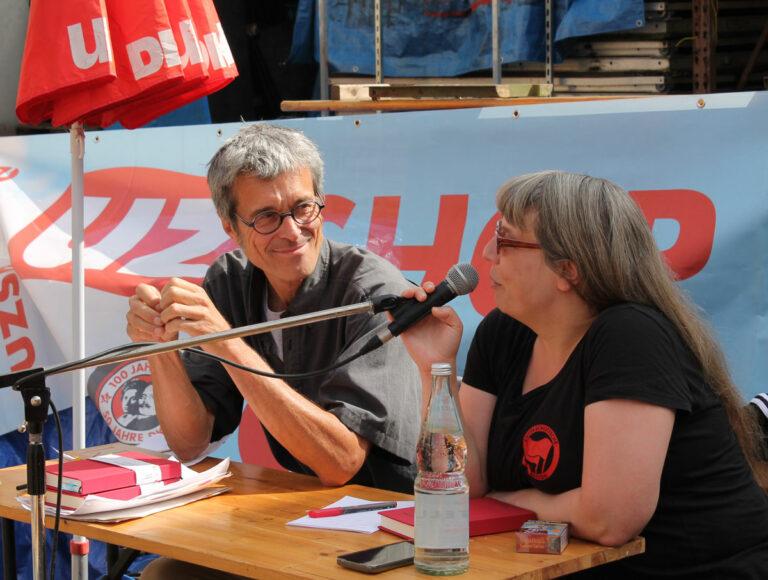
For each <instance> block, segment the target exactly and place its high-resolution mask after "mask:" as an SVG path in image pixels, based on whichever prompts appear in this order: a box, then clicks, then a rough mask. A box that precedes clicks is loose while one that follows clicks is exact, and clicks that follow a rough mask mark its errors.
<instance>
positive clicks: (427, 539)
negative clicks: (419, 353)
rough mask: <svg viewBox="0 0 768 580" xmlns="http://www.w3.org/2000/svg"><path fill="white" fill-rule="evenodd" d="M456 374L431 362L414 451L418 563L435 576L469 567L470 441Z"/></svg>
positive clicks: (444, 366)
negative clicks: (456, 389) (453, 389)
mask: <svg viewBox="0 0 768 580" xmlns="http://www.w3.org/2000/svg"><path fill="white" fill-rule="evenodd" d="M453 378H454V377H453V370H452V369H451V365H450V363H435V364H433V365H432V392H431V394H430V397H429V403H428V406H427V413H426V416H425V417H424V421H423V423H422V425H421V435H420V436H419V445H418V448H417V451H416V462H417V464H418V468H419V473H418V475H417V476H416V481H415V482H414V495H415V498H416V516H415V520H414V524H415V526H414V527H415V537H414V545H415V548H416V554H415V557H414V564H415V566H416V569H417V570H418V571H419V572H423V573H425V574H432V575H435V576H450V575H454V574H461V573H463V572H466V571H467V570H468V568H469V485H468V484H467V478H466V476H465V475H464V467H465V465H466V460H467V443H466V441H465V439H464V430H463V429H462V426H461V419H460V418H459V413H458V409H457V408H456V402H455V401H454V399H453V394H452V393H451V383H452V382H453Z"/></svg>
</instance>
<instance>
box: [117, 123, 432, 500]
mask: <svg viewBox="0 0 768 580" xmlns="http://www.w3.org/2000/svg"><path fill="white" fill-rule="evenodd" d="M322 182H323V162H322V160H321V158H320V155H319V153H318V151H317V148H316V147H315V145H314V143H312V142H311V141H310V140H309V139H307V138H306V137H305V136H304V135H303V134H302V133H300V132H298V131H294V130H291V129H287V128H283V127H278V126H274V125H267V124H257V125H252V126H249V127H246V128H244V129H242V130H241V131H240V132H239V133H238V134H237V135H235V136H234V137H233V138H232V139H230V140H229V141H227V142H226V143H225V144H224V145H223V146H222V147H221V149H220V150H219V151H218V152H217V153H216V154H215V155H214V157H213V159H212V160H211V162H210V164H209V169H208V184H209V186H210V189H211V192H212V197H213V202H214V205H215V207H216V211H217V213H218V215H219V218H220V219H221V224H222V227H223V228H224V231H225V232H226V233H227V234H228V235H229V236H230V238H232V240H234V241H235V242H236V243H237V244H238V246H239V249H238V250H236V251H233V252H228V253H225V254H224V255H222V256H221V257H219V258H218V259H217V260H216V261H215V262H214V263H213V265H212V266H211V267H210V268H209V270H208V272H207V274H206V277H205V280H204V282H203V286H202V287H200V286H197V285H195V284H192V283H190V282H188V281H185V280H182V279H178V278H173V279H171V280H170V281H169V282H168V284H167V285H165V286H164V287H163V288H162V290H158V289H156V288H155V287H153V286H149V285H146V284H142V285H140V286H138V287H137V288H136V293H135V295H134V296H133V297H131V299H130V301H129V311H128V315H127V321H128V327H127V331H128V335H129V336H130V337H131V339H132V340H135V341H147V340H151V341H168V340H174V339H176V338H177V337H178V334H179V332H184V333H186V334H188V335H190V336H199V335H202V334H207V333H212V332H218V331H222V330H226V329H229V328H232V327H237V326H244V325H249V324H254V323H258V322H264V321H268V320H275V319H278V318H281V317H285V316H294V315H298V314H304V313H309V312H316V311H319V310H323V309H326V308H333V307H337V306H342V305H345V304H355V303H359V302H363V301H366V300H370V299H371V298H373V297H375V296H377V295H382V294H396V295H400V293H401V292H402V291H403V289H405V288H406V287H407V286H408V283H407V282H406V281H405V279H404V278H403V276H402V275H401V274H400V272H399V271H398V270H397V269H396V268H395V267H394V266H393V265H391V264H390V263H389V262H387V261H386V260H384V259H382V258H380V257H378V256H376V255H374V254H371V253H369V252H367V251H366V250H363V249H360V248H357V247H354V246H350V245H346V244H341V243H337V242H333V241H331V240H328V239H326V238H324V236H323V227H322V225H323V218H322V210H323V208H324V207H325V206H324V196H323V190H322ZM385 323H386V318H385V317H384V315H383V314H379V315H376V316H372V315H369V314H360V315H355V316H351V317H347V318H338V319H334V320H328V321H324V322H320V323H315V324H311V325H306V326H300V327H295V328H289V329H284V330H282V331H275V332H273V333H266V334H260V335H256V336H251V337H245V338H242V339H231V340H227V341H219V342H212V343H207V344H205V345H203V346H202V348H203V349H204V350H205V351H207V352H209V353H211V354H214V355H217V356H219V357H223V358H225V359H228V360H230V361H234V362H236V363H239V364H240V365H244V366H247V367H252V368H257V369H259V370H262V371H266V372H278V373H292V374H295V373H303V372H306V371H311V370H316V369H322V368H325V367H328V366H330V365H331V364H332V363H334V362H335V361H337V360H341V359H344V358H346V357H348V356H350V355H353V354H355V353H356V352H358V351H359V350H360V348H361V347H362V345H364V344H365V343H366V342H367V340H368V339H369V338H370V337H371V336H372V335H373V334H375V332H376V330H377V329H379V328H380V327H381V326H382V325H383V324H385ZM150 366H151V370H152V382H153V388H154V396H155V406H156V408H157V415H158V418H159V420H160V425H161V427H162V430H163V433H164V435H165V437H166V440H167V441H168V444H169V445H170V447H171V449H173V451H174V452H175V453H176V454H177V455H178V456H179V458H181V459H182V460H192V459H194V458H196V457H199V456H201V455H203V454H207V453H208V452H210V451H211V450H212V445H216V443H217V442H220V441H222V440H223V439H224V438H225V437H226V436H227V435H229V434H230V433H232V432H233V431H234V430H235V429H236V428H237V426H238V424H239V422H240V417H241V413H242V408H243V401H244V400H245V402H246V403H247V404H248V405H249V406H250V407H251V409H252V410H253V412H254V414H255V415H256V417H257V418H258V419H259V421H260V422H261V424H262V425H263V426H264V428H265V432H266V433H267V438H268V441H269V443H270V447H271V449H272V452H273V454H274V455H275V458H276V459H277V460H278V461H279V462H280V464H282V465H283V466H284V467H286V468H287V469H290V470H291V471H297V472H303V473H314V474H316V475H317V476H318V477H319V478H320V480H321V481H322V482H323V483H324V484H326V485H342V484H345V483H347V482H352V483H359V484H364V485H370V486H375V487H381V488H387V489H393V490H398V491H405V492H410V491H412V489H413V477H414V475H415V471H414V465H413V462H414V459H415V457H414V456H415V447H416V439H417V436H418V428H419V415H418V410H419V408H420V380H419V376H418V371H417V369H416V367H415V365H414V364H413V363H412V361H411V360H410V357H409V356H408V353H407V352H406V350H405V348H404V347H403V345H402V344H401V342H400V341H399V340H395V341H390V342H388V343H386V344H385V345H384V346H383V347H382V348H380V349H378V350H376V351H374V352H372V353H370V354H368V355H366V356H364V357H362V358H359V359H357V360H355V361H354V362H352V363H350V364H348V365H345V366H343V367H341V368H339V369H336V370H334V371H331V372H329V373H327V374H324V375H321V376H318V377H313V378H304V379H300V378H290V379H288V380H282V379H277V378H269V377H264V376H261V375H256V374H253V373H251V372H248V371H245V370H241V369H238V368H235V367H233V366H230V365H226V364H222V363H220V362H218V361H215V360H211V359H209V358H204V357H202V356H200V355H197V354H194V353H191V354H190V353H185V354H183V355H179V354H178V353H168V354H162V355H156V356H154V357H151V358H150Z"/></svg>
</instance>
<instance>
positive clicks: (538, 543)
mask: <svg viewBox="0 0 768 580" xmlns="http://www.w3.org/2000/svg"><path fill="white" fill-rule="evenodd" d="M515 543H516V549H517V551H518V552H524V553H528V554H561V553H562V552H563V550H565V547H566V546H567V545H568V524H566V523H563V522H547V521H544V520H528V521H527V522H525V523H524V524H523V525H522V526H520V530H519V531H517V532H515Z"/></svg>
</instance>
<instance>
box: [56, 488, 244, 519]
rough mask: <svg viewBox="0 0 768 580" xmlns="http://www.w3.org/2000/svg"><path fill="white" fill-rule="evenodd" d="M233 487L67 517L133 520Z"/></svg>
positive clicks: (212, 489)
mask: <svg viewBox="0 0 768 580" xmlns="http://www.w3.org/2000/svg"><path fill="white" fill-rule="evenodd" d="M231 489H232V488H230V487H204V488H202V489H198V490H197V491H193V492H191V493H187V494H185V495H181V496H178V497H174V498H171V499H166V500H163V501H158V502H155V503H149V504H145V505H142V506H138V507H132V508H126V509H118V510H112V511H108V512H95V513H90V514H85V515H80V516H78V515H68V516H66V517H67V519H70V520H79V521H82V522H112V523H115V522H122V521H124V520H132V519H134V518H143V517H144V516H148V515H150V514H154V513H157V512H161V511H164V510H169V509H171V508H175V507H179V506H182V505H186V504H188V503H192V502H193V501H197V500H199V499H205V498H207V497H213V496H214V495H220V494H222V493H226V492H228V491H230V490H231ZM62 517H64V516H62Z"/></svg>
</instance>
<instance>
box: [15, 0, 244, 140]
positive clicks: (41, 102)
mask: <svg viewBox="0 0 768 580" xmlns="http://www.w3.org/2000/svg"><path fill="white" fill-rule="evenodd" d="M236 76H237V68H236V66H235V63H234V59H233V58H232V53H231V51H230V49H229V46H228V44H227V40H226V38H225V36H224V32H223V30H222V28H221V23H220V22H219V18H218V15H217V14H216V10H215V8H214V6H213V4H212V1H211V0H134V1H132V2H126V1H125V0H69V1H67V2H56V3H53V2H42V1H41V0H33V2H32V4H31V6H30V15H29V24H28V32H27V42H26V45H25V47H24V58H23V61H22V70H21V76H20V79H19V91H18V95H17V100H16V114H17V116H18V117H19V119H20V120H21V121H23V122H26V123H30V124H33V125H34V124H39V123H40V122H42V121H44V120H50V121H51V123H52V124H53V125H54V126H57V127H58V126H61V125H71V124H73V123H76V122H80V121H82V122H85V124H86V125H98V126H101V127H105V126H108V125H111V124H112V123H114V122H115V121H121V122H123V124H124V125H125V126H126V127H129V128H135V127H139V126H141V125H143V124H145V123H147V122H149V121H151V120H152V119H154V118H156V117H158V116H160V115H162V114H164V113H167V112H168V111H171V110H173V109H175V108H178V107H180V106H182V105H185V104H187V103H189V102H191V101H193V100H195V99H197V98H200V97H202V96H205V95H208V94H210V93H212V92H214V91H216V90H218V89H220V88H222V87H223V86H225V85H226V84H228V83H229V82H231V81H232V80H233V79H234V78H235V77H236Z"/></svg>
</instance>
